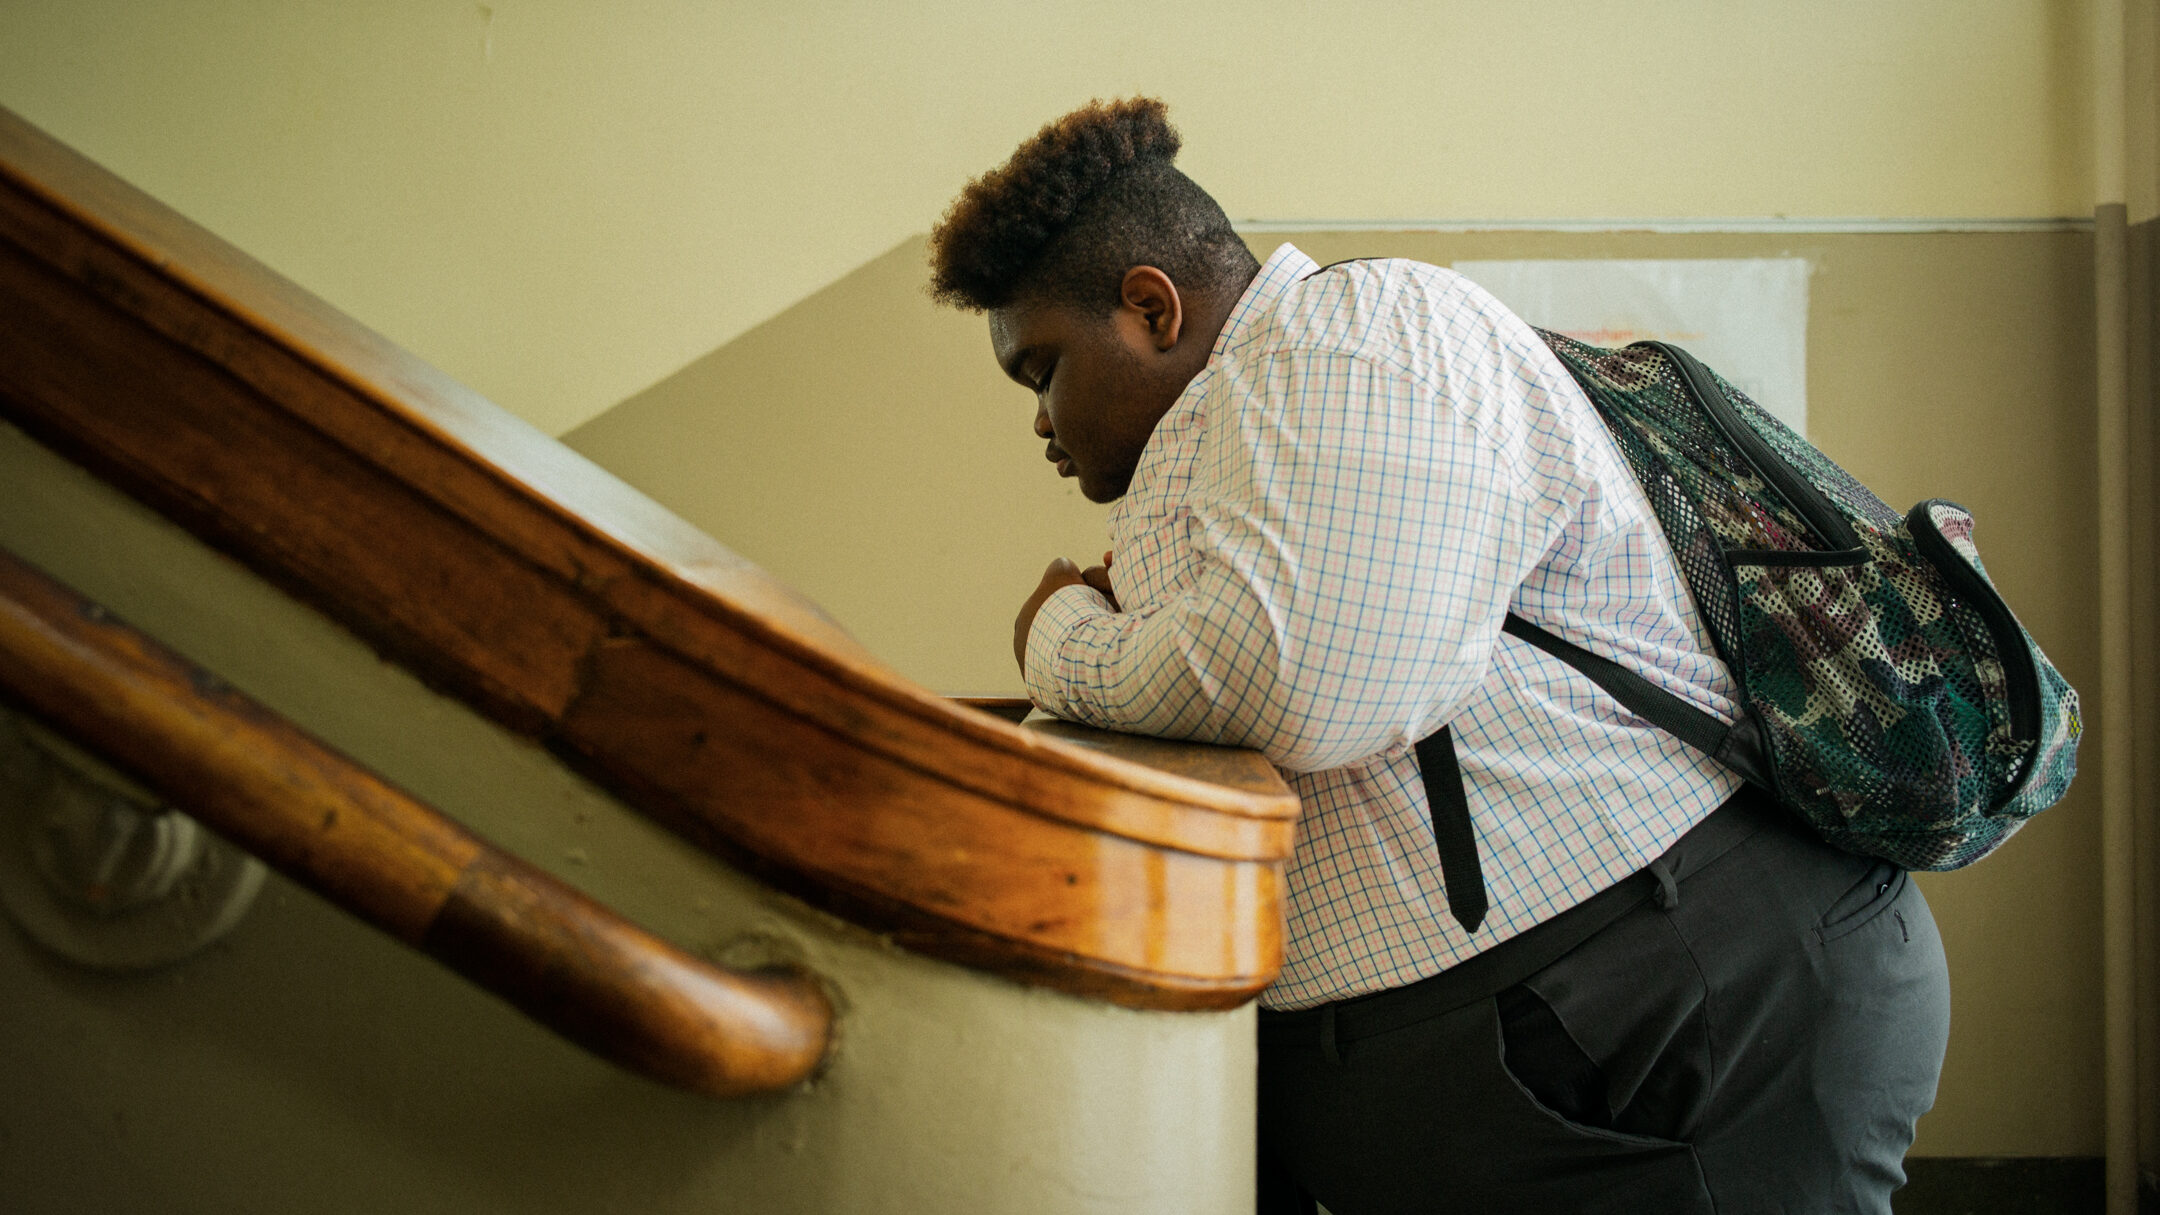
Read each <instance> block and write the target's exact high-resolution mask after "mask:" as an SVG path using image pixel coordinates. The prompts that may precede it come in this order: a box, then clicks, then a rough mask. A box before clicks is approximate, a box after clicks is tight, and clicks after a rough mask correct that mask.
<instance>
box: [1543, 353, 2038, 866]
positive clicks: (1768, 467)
mask: <svg viewBox="0 0 2160 1215" xmlns="http://www.w3.org/2000/svg"><path fill="white" fill-rule="evenodd" d="M1540 336H1541V337H1543V338H1544V339H1545V341H1546V344H1548V345H1549V346H1551V347H1552V349H1553V352H1554V353H1555V354H1557V355H1558V356H1559V357H1560V362H1561V363H1562V365H1564V366H1565V367H1566V368H1567V369H1568V371H1569V372H1570V373H1572V374H1573V375H1574V377H1575V380H1576V382H1577V383H1579V384H1580V385H1582V389H1583V391H1584V392H1585V393H1586V394H1588V396H1589V398H1590V401H1591V403H1592V404H1594V405H1595V406H1597V409H1598V412H1599V413H1600V414H1601V415H1603V417H1604V419H1605V423H1606V425H1607V427H1608V428H1609V429H1610V430H1611V431H1612V433H1613V436H1614V437H1615V438H1616V439H1617V440H1618V441H1619V446H1620V450H1621V452H1622V453H1623V454H1624V455H1625V456H1626V458H1627V461H1628V464H1629V466H1630V468H1632V469H1633V471H1634V473H1635V476H1636V478H1637V479H1638V480H1640V481H1641V482H1642V485H1643V488H1644V490H1646V491H1647V492H1648V494H1649V497H1650V503H1651V506H1652V507H1653V508H1654V509H1655V510H1656V511H1657V516H1658V520H1659V522H1660V523H1662V524H1663V525H1664V528H1665V534H1666V536H1667V537H1668V538H1669V539H1670V541H1671V543H1672V548H1673V553H1674V555H1675V556H1676V557H1678V558H1679V562H1680V569H1681V572H1682V573H1683V574H1684V575H1685V577H1686V579H1687V584H1688V589H1689V590H1690V591H1691V592H1692V593H1693V595H1694V598H1695V604H1696V606H1697V608H1698V609H1700V611H1701V612H1702V615H1703V618H1704V620H1705V621H1706V623H1707V624H1708V626H1709V629H1710V632H1711V635H1712V637H1713V638H1714V639H1715V641H1716V644H1717V649H1718V653H1719V655H1720V656H1721V657H1722V658H1723V659H1724V660H1725V663H1726V665H1727V666H1728V667H1730V668H1731V669H1732V672H1733V674H1734V676H1735V678H1736V679H1737V680H1738V681H1739V683H1740V686H1741V688H1742V696H1741V699H1742V702H1743V704H1744V706H1745V708H1746V710H1747V712H1746V716H1744V717H1743V718H1742V719H1741V720H1740V721H1739V722H1738V723H1736V724H1734V725H1732V726H1727V725H1726V724H1725V723H1723V722H1721V721H1719V720H1718V719H1717V718H1715V717H1712V716H1710V715H1709V714H1707V713H1704V712H1703V711H1701V710H1700V709H1697V708H1695V707H1693V706H1692V705H1689V704H1687V703H1686V702H1685V701H1682V700H1680V699H1679V698H1677V697H1674V696H1671V695H1669V694H1666V693H1664V692H1663V691H1661V690H1660V689H1658V688H1657V687H1656V686H1655V685H1652V684H1650V683H1649V682H1648V681H1646V680H1642V679H1640V678H1639V677H1637V676H1635V675H1634V674H1633V673H1632V672H1629V671H1627V670H1625V669H1624V668H1622V667H1620V666H1619V665H1618V664H1617V663H1613V662H1611V661H1610V660H1607V659H1604V658H1601V657H1598V656H1596V655H1593V654H1591V653H1589V652H1588V651H1586V650H1582V649H1580V648H1579V647H1576V646H1573V645H1571V644H1569V643H1568V642H1566V641H1563V640H1561V639H1560V638H1558V637H1555V636H1553V635H1552V634H1550V633H1547V632H1545V631H1544V630H1542V629H1539V628H1537V627H1536V626H1535V625H1531V624H1529V623H1527V622H1525V621H1522V620H1520V619H1518V618H1515V617H1510V618H1509V621H1508V625H1507V629H1508V631H1509V632H1510V633H1513V634H1515V635H1516V636H1519V637H1522V638H1524V639H1525V640H1527V641H1530V642H1531V643H1532V644H1535V645H1538V646H1540V647H1541V648H1543V649H1545V650H1547V651H1548V652H1550V653H1552V654H1554V655H1555V656H1557V657H1559V658H1561V659H1563V660H1565V661H1567V662H1569V663H1570V664H1571V665H1574V666H1576V667H1577V668H1578V669H1579V670H1582V671H1583V672H1584V674H1586V675H1588V676H1590V677H1591V678H1592V679H1593V680H1595V681H1596V682H1598V683H1599V684H1600V686H1602V687H1604V688H1605V690H1606V691H1607V692H1609V693H1611V694H1612V695H1613V696H1614V697H1615V698H1616V699H1618V700H1619V701H1620V702H1621V703H1622V704H1623V705H1626V706H1627V707H1628V708H1629V709H1630V710H1631V711H1633V712H1634V713H1636V714H1637V715H1638V716H1640V717H1642V718H1644V719H1645V720H1648V721H1650V722H1652V723H1654V724H1656V725H1658V726H1660V727H1662V728H1664V729H1666V730H1669V731H1671V732H1672V733H1674V734H1676V735H1678V736H1679V737H1680V738H1682V739H1683V740H1685V741H1687V742H1688V743H1690V744H1691V745H1693V746H1695V747H1697V748H1699V749H1701V750H1703V751H1704V752H1706V753H1708V754H1710V755H1712V756H1715V757H1716V758H1718V759H1719V760H1720V761H1722V762H1724V763H1725V764H1726V765H1727V766H1728V767H1730V768H1732V769H1733V770H1734V771H1736V772H1739V773H1740V774H1741V775H1742V776H1744V777H1747V778H1748V779H1749V780H1751V781H1754V782H1755V783H1757V784H1760V785H1762V786H1764V787H1765V788H1767V789H1769V790H1770V791H1771V792H1772V793H1774V794H1775V795H1776V797H1777V799H1778V801H1779V802H1780V803H1781V804H1782V805H1784V806H1786V807H1787V808H1789V809H1791V810H1793V811H1794V812H1796V813H1798V814H1799V815H1800V816H1801V817H1802V818H1804V819H1806V820H1807V821H1808V822H1809V823H1810V824H1812V825H1813V826H1814V828H1815V829H1816V830H1817V831H1819V832H1820V833H1821V834H1822V835H1823V837H1824V838H1825V839H1827V840H1829V841H1830V842H1831V843H1833V844H1836V845H1838V846H1839V847H1842V848H1844V849H1846V850H1848V851H1852V852H1859V853H1864V854H1867V855H1870V856H1877V857H1881V858H1883V859H1885V860H1888V861H1891V862H1894V863H1896V864H1898V865H1902V866H1904V867H1905V868H1907V869H1955V868H1958V867H1959V866H1962V865H1967V864H1970V863H1972V862H1973V861H1976V860H1978V859H1979V858H1980V857H1982V856H1985V855H1986V854H1987V853H1988V852H1990V851H1991V850H1993V849H1994V848H1995V847H1996V845H1998V844H2000V843H2002V842H2003V840H2005V839H2007V838H2009V836H2010V834H2011V833H2012V832H2014V831H2016V830H2017V829H2018V828H2019V827H2020V826H2022V825H2023V824H2024V822H2025V820H2026V819H2028V818H2030V817H2031V816H2033V815H2034V814H2037V813H2039V812H2040V811H2041V810H2044V809H2046V808H2047V807H2049V806H2051V805H2053V804H2054V803H2055V802H2056V801H2057V800H2058V799H2060V798H2061V797H2062V795H2063V791H2064V790H2065V789H2067V788H2068V787H2069V785H2070V779H2071V777H2072V776H2073V775H2074V774H2075V773H2076V770H2077V740H2078V734H2079V730H2080V726H2079V721H2078V705H2077V693H2076V692H2075V691H2074V690H2072V689H2071V687H2070V685H2069V684H2068V683H2067V682H2065V681H2064V680H2063V677H2062V676H2061V675H2060V674H2059V673H2058V672H2057V671H2056V670H2055V667H2054V666H2053V665H2052V664H2051V663H2049V662H2048V660H2047V658H2046V656H2045V655H2043V654H2041V652H2040V647H2039V646H2037V645H2035V644H2033V640H2032V637H2031V636H2030V635H2028V634H2027V633H2026V632H2025V629H2024V628H2023V626H2021V625H2019V624H2018V621H2017V617H2015V616H2014V615H2012V614H2011V612H2010V608H2009V606H2008V605H2007V604H2005V603H2004V602H2003V599H2002V596H2001V595H1999V594H1997V593H1996V590H1995V587H1994V585H1993V584H1992V583H1990V582H1989V581H1988V577H1987V572H1986V570H1984V569H1983V568H1982V567H1981V564H1980V554H1979V552H1978V550H1976V549H1975V548H1974V547H1973V540H1972V530H1973V521H1972V516H1971V515H1969V514H1967V513H1966V512H1965V510H1964V509H1963V508H1961V507H1959V506H1957V505H1956V504H1954V503H1951V502H1945V501H1942V500H1940V499H1934V500H1930V501H1927V502H1922V503H1921V504H1920V505H1918V506H1915V507H1914V508H1912V510H1911V511H1909V512H1907V513H1905V514H1904V515H1899V514H1898V513H1897V512H1896V511H1894V510H1892V509H1890V508H1889V507H1888V506H1886V505H1884V504H1883V502H1882V500H1881V499H1880V498H1877V497H1876V496H1875V495H1874V494H1872V493H1869V492H1868V491H1867V489H1866V488H1864V487H1863V486H1861V484H1860V483H1859V482H1857V481H1855V480H1853V478H1852V477H1851V476H1850V475H1849V474H1847V473H1846V472H1845V471H1844V470H1843V469H1841V468H1839V467H1838V466H1837V465H1835V464H1833V463H1831V462H1830V460H1829V458H1828V457H1826V456H1824V455H1823V454H1822V453H1821V452H1820V451H1817V450H1816V449H1815V448H1814V447H1813V446H1812V445H1810V444H1809V443H1808V442H1807V440H1805V439H1803V438H1801V437H1800V436H1799V435H1797V434H1794V433H1793V432H1792V431H1791V430H1790V429H1788V428H1787V427H1785V426H1784V425H1783V424H1782V423H1780V422H1779V421H1778V420H1777V419H1775V418H1773V417H1771V416H1770V415H1769V414H1768V413H1766V412H1765V411H1764V410H1763V409H1762V408H1761V407H1759V406H1757V405H1756V404H1755V403H1754V402H1753V401H1751V400H1749V399H1748V398H1747V397H1745V396H1743V395H1742V394H1741V393H1740V392H1739V391H1737V390H1736V389H1734V388H1733V387H1732V386H1731V385H1730V384H1728V383H1726V382H1725V381H1724V379H1722V378H1721V377H1719V376H1718V375H1717V374H1716V373H1714V372H1712V371H1711V370H1710V369H1709V368H1707V367H1705V366H1703V365H1702V364H1701V363H1699V362H1697V361H1696V360H1695V359H1694V358H1693V357H1692V356H1690V355H1689V354H1688V353H1687V352H1685V351H1683V350H1680V349H1679V348H1677V347H1674V346H1669V345H1666V344H1664V343H1662V342H1638V343H1636V344H1635V345H1632V346H1629V347H1627V348H1626V349H1624V350H1601V349H1598V348H1597V347H1593V346H1586V345H1584V344H1582V343H1580V342H1576V341H1573V340H1572V339H1569V338H1566V337H1563V336H1561V335H1559V334H1555V333H1544V332H1542V331H1541V332H1540Z"/></svg>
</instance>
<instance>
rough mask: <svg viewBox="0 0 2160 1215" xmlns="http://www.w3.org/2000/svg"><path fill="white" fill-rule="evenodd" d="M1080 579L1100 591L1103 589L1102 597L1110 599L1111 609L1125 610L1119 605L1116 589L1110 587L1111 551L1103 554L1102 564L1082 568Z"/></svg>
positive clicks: (1115, 610) (1116, 610) (1114, 610)
mask: <svg viewBox="0 0 2160 1215" xmlns="http://www.w3.org/2000/svg"><path fill="white" fill-rule="evenodd" d="M1080 581H1082V582H1085V583H1087V584H1088V585H1089V586H1092V587H1094V588H1095V589H1096V590H1098V591H1101V592H1102V597H1103V598H1105V599H1108V600H1109V601H1110V610H1111V611H1113V612H1122V611H1124V610H1125V609H1124V608H1121V607H1119V606H1118V601H1117V592H1116V591H1115V590H1112V589H1111V587H1110V554H1109V553H1107V552H1105V553H1104V554H1103V555H1102V564H1101V565H1091V566H1089V567H1087V568H1086V569H1084V570H1081V571H1080Z"/></svg>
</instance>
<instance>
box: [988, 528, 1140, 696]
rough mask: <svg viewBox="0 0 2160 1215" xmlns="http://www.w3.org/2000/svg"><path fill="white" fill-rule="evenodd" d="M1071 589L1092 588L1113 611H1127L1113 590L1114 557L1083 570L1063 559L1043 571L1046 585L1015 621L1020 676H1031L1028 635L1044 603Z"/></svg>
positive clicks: (1015, 658) (1041, 584)
mask: <svg viewBox="0 0 2160 1215" xmlns="http://www.w3.org/2000/svg"><path fill="white" fill-rule="evenodd" d="M1068 586H1092V587H1094V588H1095V589H1096V590H1098V591H1101V592H1102V593H1103V598H1105V599H1108V600H1109V601H1110V610H1111V611H1113V612H1117V611H1123V610H1124V609H1123V608H1120V607H1119V606H1118V601H1117V592H1115V591H1113V590H1111V589H1110V554H1109V553H1104V554H1103V555H1102V564H1101V565H1091V566H1089V567H1087V568H1086V569H1081V568H1080V567H1079V566H1077V565H1074V564H1073V563H1072V562H1071V561H1070V560H1069V559H1067V558H1064V557H1059V558H1058V559H1057V560H1055V561H1052V562H1051V563H1050V568H1048V569H1046V570H1044V571H1043V576H1042V581H1041V582H1039V583H1037V584H1036V585H1035V593H1034V594H1032V595H1029V596H1028V597H1027V602H1026V603H1023V604H1021V605H1020V614H1019V615H1018V616H1016V617H1014V618H1013V661H1014V662H1017V663H1019V664H1020V675H1021V677H1022V678H1026V676H1027V642H1028V632H1029V630H1031V629H1033V628H1034V627H1035V613H1037V612H1039V611H1041V610H1042V605H1043V600H1045V599H1048V598H1049V597H1050V596H1052V595H1054V594H1056V593H1057V592H1059V591H1061V590H1063V589H1064V588H1066V587H1068Z"/></svg>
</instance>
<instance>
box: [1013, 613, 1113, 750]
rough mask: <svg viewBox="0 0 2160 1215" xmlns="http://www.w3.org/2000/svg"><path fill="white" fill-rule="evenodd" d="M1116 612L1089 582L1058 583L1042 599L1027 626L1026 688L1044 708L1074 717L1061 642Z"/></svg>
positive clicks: (1056, 713)
mask: <svg viewBox="0 0 2160 1215" xmlns="http://www.w3.org/2000/svg"><path fill="white" fill-rule="evenodd" d="M1116 614H1117V613H1116V612H1115V611H1114V610H1112V609H1111V607H1110V601H1109V600H1108V599H1105V598H1104V597H1103V594H1102V592H1101V591H1098V590H1096V589H1095V588H1094V587H1091V586H1063V587H1059V588H1058V589H1057V590H1055V591H1053V592H1051V594H1050V597H1049V598H1048V599H1045V600H1043V604H1042V607H1041V608H1040V609H1038V610H1037V611H1036V613H1035V623H1034V624H1032V625H1030V626H1029V627H1028V639H1027V691H1028V696H1029V698H1031V699H1032V700H1034V702H1035V703H1036V704H1037V705H1039V706H1041V708H1042V710H1043V711H1044V712H1046V713H1051V714H1054V715H1056V716H1058V717H1063V718H1066V719H1068V720H1078V716H1077V709H1076V707H1075V706H1074V704H1073V703H1072V699H1071V695H1070V689H1071V688H1072V684H1073V680H1072V675H1073V672H1072V671H1070V670H1068V669H1067V666H1066V662H1065V659H1064V657H1063V655H1064V650H1065V642H1066V641H1067V640H1068V639H1070V638H1071V637H1072V635H1073V634H1074V633H1076V632H1078V631H1080V630H1081V629H1083V628H1086V627H1087V626H1088V625H1089V624H1090V623H1091V622H1094V621H1097V620H1100V619H1101V618H1103V617H1104V616H1114V615H1116Z"/></svg>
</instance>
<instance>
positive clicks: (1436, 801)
mask: <svg viewBox="0 0 2160 1215" xmlns="http://www.w3.org/2000/svg"><path fill="white" fill-rule="evenodd" d="M1417 763H1418V776H1419V777H1420V778H1421V779H1422V780H1423V781H1424V782H1425V807H1426V811H1427V812H1428V813H1430V814H1431V815H1432V827H1433V848H1434V849H1435V850H1436V851H1438V852H1439V853H1440V881H1441V883H1442V884H1443V885H1445V886H1446V887H1447V906H1448V911H1449V912H1450V913H1451V914H1452V915H1454V917H1455V922H1456V923H1458V924H1460V925H1462V926H1463V931H1464V932H1471V933H1474V932H1476V931H1477V930H1478V925H1479V924H1480V923H1482V922H1483V921H1484V919H1485V908H1486V906H1487V904H1486V900H1485V874H1484V871H1483V870H1481V869H1480V868H1479V867H1478V858H1477V832H1476V830H1475V829H1473V828H1472V827H1471V826H1470V799H1469V797H1468V795H1466V794H1465V793H1464V792H1463V778H1462V766H1461V765H1460V764H1458V763H1456V762H1455V737H1454V735H1452V734H1450V733H1448V728H1447V727H1446V726H1442V727H1440V728H1439V729H1438V730H1436V731H1434V732H1433V733H1431V734H1428V735H1426V736H1425V737H1424V738H1422V739H1420V740H1419V741H1418V745H1417Z"/></svg>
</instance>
